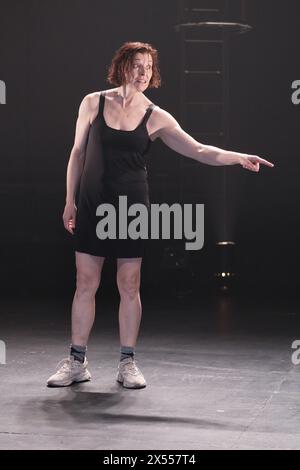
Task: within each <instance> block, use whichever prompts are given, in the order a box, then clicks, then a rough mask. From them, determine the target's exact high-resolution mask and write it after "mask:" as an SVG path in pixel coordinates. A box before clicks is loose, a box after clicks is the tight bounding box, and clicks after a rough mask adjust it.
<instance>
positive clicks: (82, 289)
mask: <svg viewBox="0 0 300 470" xmlns="http://www.w3.org/2000/svg"><path fill="white" fill-rule="evenodd" d="M99 284H100V275H99V274H95V273H88V272H84V271H77V276H76V292H77V294H79V295H95V294H96V292H97V290H98V287H99Z"/></svg>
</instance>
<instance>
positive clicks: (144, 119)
mask: <svg viewBox="0 0 300 470" xmlns="http://www.w3.org/2000/svg"><path fill="white" fill-rule="evenodd" d="M154 108H155V104H154V103H151V104H150V105H149V107H148V109H147V111H146V113H145V116H144V118H143V120H142V122H141V125H146V124H147V121H148V119H149V117H150V116H151V113H152V111H153V109H154Z"/></svg>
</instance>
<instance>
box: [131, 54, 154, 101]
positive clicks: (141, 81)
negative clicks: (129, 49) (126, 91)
mask: <svg viewBox="0 0 300 470" xmlns="http://www.w3.org/2000/svg"><path fill="white" fill-rule="evenodd" d="M152 65H153V60H152V57H151V54H147V53H146V54H142V53H141V52H137V53H136V54H135V55H134V58H133V63H132V67H131V74H130V77H129V81H128V84H130V85H132V86H134V87H135V88H136V90H137V91H141V92H143V91H144V90H146V88H148V85H149V82H150V80H151V77H152Z"/></svg>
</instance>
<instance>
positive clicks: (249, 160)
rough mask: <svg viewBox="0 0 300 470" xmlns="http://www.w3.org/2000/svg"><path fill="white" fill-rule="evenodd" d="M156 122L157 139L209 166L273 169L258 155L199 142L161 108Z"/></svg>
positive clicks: (256, 169)
mask: <svg viewBox="0 0 300 470" xmlns="http://www.w3.org/2000/svg"><path fill="white" fill-rule="evenodd" d="M156 120H157V124H158V126H157V127H158V130H157V131H156V132H155V135H156V137H159V138H160V139H161V140H162V141H163V142H164V143H165V144H166V145H167V146H168V147H170V148H171V149H172V150H175V152H177V153H180V154H181V155H183V156H185V157H189V158H193V159H194V160H197V161H198V162H201V163H205V164H207V165H215V166H220V165H241V166H242V167H243V168H245V169H247V170H250V171H255V172H258V171H259V167H260V165H266V166H269V167H271V168H272V167H273V166H274V165H273V163H271V162H268V161H267V160H264V159H263V158H260V157H258V156H256V155H248V154H246V153H238V152H232V151H229V150H223V149H220V148H218V147H212V146H211V145H204V144H202V143H200V142H198V141H197V140H195V139H193V137H191V136H190V135H189V134H187V133H186V132H185V131H184V130H183V129H182V128H181V127H180V125H179V123H178V122H177V121H176V119H174V117H173V116H172V115H171V114H170V113H168V112H167V111H164V110H163V109H161V108H159V109H158V110H157V115H156Z"/></svg>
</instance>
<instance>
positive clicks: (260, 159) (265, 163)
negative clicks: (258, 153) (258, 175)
mask: <svg viewBox="0 0 300 470" xmlns="http://www.w3.org/2000/svg"><path fill="white" fill-rule="evenodd" d="M259 163H261V164H262V165H266V166H269V167H271V168H273V167H274V164H273V163H271V162H269V161H268V160H264V159H263V158H259Z"/></svg>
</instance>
